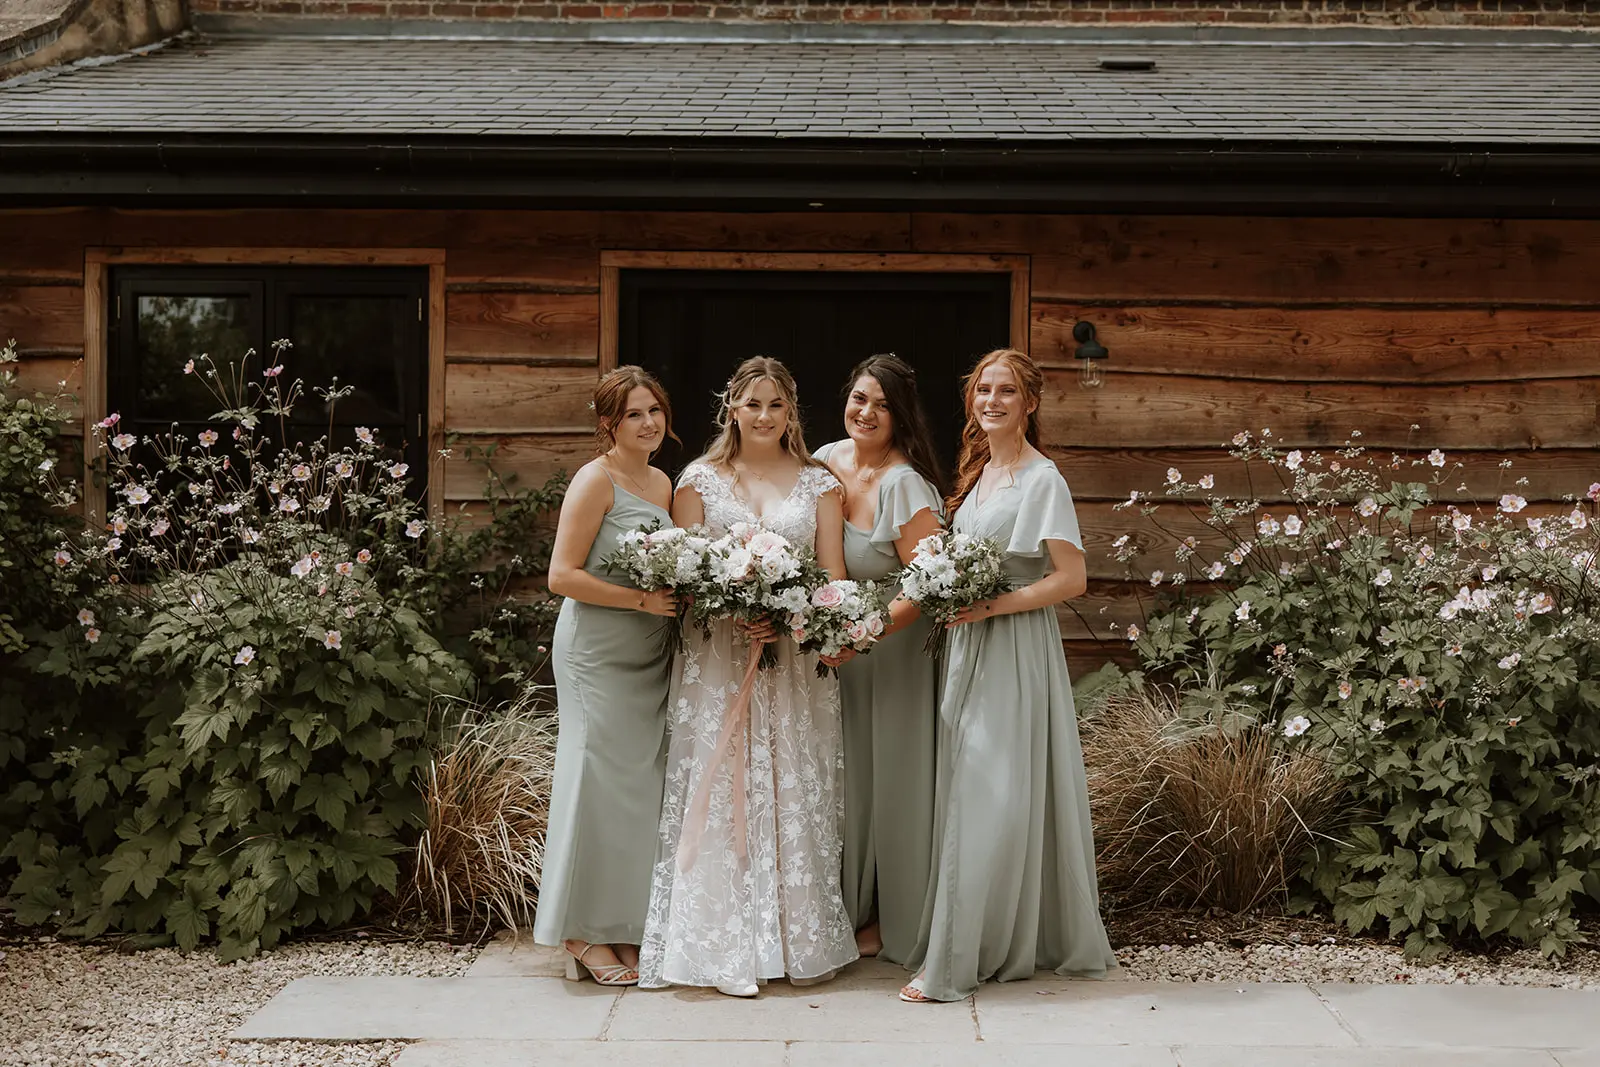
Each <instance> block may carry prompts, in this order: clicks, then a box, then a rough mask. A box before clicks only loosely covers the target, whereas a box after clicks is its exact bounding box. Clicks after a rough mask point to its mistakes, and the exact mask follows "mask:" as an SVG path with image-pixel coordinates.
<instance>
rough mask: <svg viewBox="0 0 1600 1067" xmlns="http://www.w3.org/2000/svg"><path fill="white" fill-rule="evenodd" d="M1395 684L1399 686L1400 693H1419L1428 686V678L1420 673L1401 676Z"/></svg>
mask: <svg viewBox="0 0 1600 1067" xmlns="http://www.w3.org/2000/svg"><path fill="white" fill-rule="evenodd" d="M1395 685H1397V686H1399V688H1400V692H1402V693H1420V692H1422V691H1423V690H1424V689H1426V688H1427V687H1428V680H1427V679H1426V678H1424V677H1422V676H1421V675H1413V676H1412V677H1410V678H1402V679H1400V680H1399V681H1398V682H1396V683H1395Z"/></svg>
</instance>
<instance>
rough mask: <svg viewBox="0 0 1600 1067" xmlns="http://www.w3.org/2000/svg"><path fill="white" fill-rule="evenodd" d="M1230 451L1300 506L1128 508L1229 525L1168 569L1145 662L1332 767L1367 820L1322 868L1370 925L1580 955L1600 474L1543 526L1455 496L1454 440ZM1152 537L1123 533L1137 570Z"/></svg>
mask: <svg viewBox="0 0 1600 1067" xmlns="http://www.w3.org/2000/svg"><path fill="white" fill-rule="evenodd" d="M1234 445H1235V449H1234V451H1233V455H1234V457H1235V458H1236V460H1237V461H1239V462H1241V463H1244V464H1246V465H1247V473H1248V475H1249V477H1250V478H1251V479H1254V480H1253V481H1246V482H1241V484H1254V485H1263V484H1264V485H1271V486H1273V487H1274V488H1275V489H1276V488H1278V487H1281V490H1282V495H1281V499H1282V500H1284V501H1286V502H1284V503H1277V502H1270V503H1264V502H1262V500H1261V499H1260V495H1261V494H1259V493H1257V494H1255V495H1254V496H1252V497H1249V498H1245V499H1231V498H1226V497H1222V496H1220V495H1217V494H1215V493H1213V492H1211V490H1210V487H1211V486H1212V485H1213V484H1214V476H1213V475H1212V474H1211V473H1210V472H1208V473H1207V474H1206V475H1203V476H1201V477H1199V478H1195V479H1191V478H1187V477H1185V475H1184V474H1183V473H1182V472H1180V471H1177V470H1171V471H1169V472H1168V475H1167V481H1168V483H1169V484H1168V486H1167V488H1166V493H1167V495H1168V496H1169V497H1171V498H1179V499H1181V498H1187V499H1190V500H1193V499H1204V500H1205V501H1206V503H1204V504H1182V503H1178V504H1176V505H1175V504H1174V503H1173V502H1171V501H1169V502H1168V503H1161V502H1160V494H1149V495H1146V494H1136V495H1135V496H1134V497H1133V498H1131V499H1130V500H1129V501H1128V502H1126V503H1125V504H1124V505H1121V506H1123V507H1125V508H1128V509H1129V510H1132V511H1137V512H1140V513H1142V514H1143V515H1144V523H1145V524H1146V528H1149V527H1150V526H1154V527H1161V528H1168V527H1170V523H1169V522H1168V520H1169V519H1170V518H1171V515H1172V509H1173V508H1174V506H1177V507H1183V508H1185V509H1186V510H1187V511H1189V512H1190V513H1192V514H1193V515H1195V516H1197V517H1198V518H1199V519H1200V520H1201V521H1203V522H1204V523H1205V524H1206V526H1207V527H1209V529H1210V531H1211V533H1210V534H1209V535H1208V536H1207V537H1206V538H1204V539H1201V538H1195V537H1190V538H1187V539H1185V540H1184V541H1183V542H1181V543H1180V544H1179V546H1178V548H1177V551H1176V553H1175V557H1176V558H1174V559H1172V560H1159V561H1157V562H1160V563H1162V564H1164V566H1165V572H1164V573H1163V572H1161V571H1151V572H1150V573H1149V579H1150V581H1151V584H1153V585H1158V586H1160V587H1162V588H1163V589H1164V590H1165V591H1166V592H1167V594H1168V599H1167V600H1166V601H1165V602H1164V604H1163V606H1162V607H1161V609H1160V610H1157V611H1156V612H1154V613H1153V614H1152V615H1151V616H1150V617H1149V619H1148V622H1147V625H1146V626H1145V627H1143V628H1140V627H1130V628H1129V630H1128V632H1127V637H1128V638H1129V639H1130V640H1131V641H1132V642H1133V644H1134V647H1135V648H1136V649H1137V652H1138V656H1139V658H1140V660H1141V661H1142V663H1143V665H1144V668H1145V670H1146V671H1149V672H1151V673H1152V674H1154V675H1155V676H1157V677H1159V678H1163V679H1167V680H1171V681H1173V682H1175V683H1177V684H1180V685H1184V684H1188V683H1191V682H1198V681H1203V680H1204V679H1206V678H1209V677H1212V676H1215V677H1217V678H1219V679H1220V680H1221V686H1222V691H1223V692H1224V694H1225V695H1226V697H1227V699H1229V700H1233V701H1240V702H1249V703H1252V704H1253V705H1255V706H1256V707H1257V708H1258V709H1259V714H1260V716H1261V717H1262V718H1263V719H1264V720H1265V721H1268V722H1271V723H1274V724H1275V725H1276V727H1277V729H1278V731H1279V736H1280V737H1281V738H1282V742H1283V743H1284V744H1287V745H1295V746H1306V747H1312V748H1314V749H1316V750H1317V751H1318V752H1320V753H1321V754H1322V756H1323V758H1325V759H1326V760H1327V761H1328V762H1329V765H1330V766H1331V767H1333V768H1334V770H1335V772H1336V773H1337V774H1338V775H1339V777H1340V778H1341V780H1342V781H1343V782H1344V783H1345V785H1346V787H1347V788H1348V789H1349V790H1350V793H1351V796H1352V801H1351V803H1352V806H1353V811H1354V812H1355V813H1357V814H1358V815H1359V816H1361V817H1360V818H1359V820H1358V823H1357V825H1356V826H1355V827H1354V828H1353V829H1352V830H1351V831H1350V832H1349V833H1348V834H1347V835H1346V838H1345V840H1344V841H1343V842H1342V843H1341V844H1340V845H1339V846H1338V847H1321V848H1316V849H1313V850H1311V851H1310V852H1309V853H1308V858H1307V860H1306V862H1305V867H1304V870H1303V872H1302V873H1303V877H1304V879H1305V884H1306V885H1307V886H1308V887H1309V889H1310V890H1311V891H1312V892H1313V893H1314V894H1315V895H1316V896H1318V897H1320V898H1322V899H1324V900H1326V901H1327V902H1329V903H1331V905H1332V908H1333V914H1334V916H1335V917H1336V918H1337V919H1338V920H1339V921H1340V922H1342V923H1344V924H1345V925H1346V926H1348V927H1349V928H1350V929H1351V930H1352V931H1363V930H1366V929H1368V928H1370V927H1373V926H1374V925H1376V924H1379V923H1382V924H1384V925H1385V926H1386V928H1387V932H1388V934H1389V935H1391V936H1394V937H1404V938H1405V946H1406V950H1407V951H1408V952H1410V953H1413V954H1428V953H1433V952H1436V951H1437V950H1439V949H1440V948H1441V947H1443V946H1444V945H1445V944H1447V943H1448V942H1450V941H1451V940H1453V939H1457V938H1461V937H1478V938H1489V937H1494V936H1496V935H1505V936H1509V937H1511V938H1514V939H1516V940H1517V941H1520V942H1524V943H1528V944H1535V945H1538V946H1539V947H1540V948H1541V949H1542V950H1543V951H1544V952H1545V953H1547V954H1559V953H1561V952H1562V951H1564V950H1565V948H1566V947H1567V946H1568V945H1570V944H1572V943H1573V942H1574V941H1576V940H1578V939H1579V931H1578V924H1577V920H1576V918H1575V916H1574V909H1575V907H1576V906H1577V905H1578V904H1579V902H1580V901H1581V900H1582V899H1583V898H1584V897H1585V896H1588V897H1591V898H1592V897H1595V896H1597V895H1600V872H1597V870H1596V863H1597V860H1600V791H1597V790H1600V781H1597V776H1600V762H1597V760H1600V715H1597V714H1596V713H1597V711H1600V645H1597V644H1596V641H1597V638H1600V625H1597V620H1600V594H1597V590H1600V581H1597V579H1600V570H1597V564H1596V551H1597V549H1600V544H1597V539H1596V534H1595V530H1594V527H1593V524H1592V520H1593V518H1594V515H1593V509H1594V501H1595V500H1596V499H1597V498H1600V484H1596V485H1594V486H1590V487H1589V488H1588V491H1587V494H1586V496H1582V497H1579V496H1576V495H1575V496H1574V497H1573V498H1571V499H1569V500H1568V502H1567V503H1566V504H1564V505H1561V506H1560V507H1559V508H1555V509H1540V510H1542V511H1544V512H1546V513H1542V514H1538V515H1529V514H1527V513H1526V510H1527V502H1526V501H1525V500H1524V499H1523V497H1522V496H1520V495H1519V494H1518V492H1517V489H1518V488H1520V486H1521V484H1523V483H1522V482H1517V483H1514V484H1508V485H1505V486H1502V488H1504V489H1505V490H1506V492H1504V493H1503V495H1501V496H1500V497H1499V500H1498V503H1497V504H1484V505H1468V504H1444V503H1438V502H1436V501H1437V498H1438V497H1439V496H1441V495H1445V494H1443V493H1442V492H1441V490H1448V489H1451V488H1452V487H1454V486H1455V484H1456V482H1457V481H1458V480H1463V479H1461V472H1462V470H1463V469H1464V468H1463V465H1462V464H1460V463H1452V462H1451V461H1450V460H1449V459H1448V457H1446V456H1445V455H1444V454H1443V453H1442V452H1439V451H1438V450H1434V451H1432V452H1430V453H1428V454H1427V455H1426V456H1416V455H1413V456H1401V455H1394V454H1390V453H1388V452H1384V453H1382V454H1374V453H1371V452H1367V451H1365V450H1363V449H1362V448H1360V447H1358V446H1357V445H1356V444H1355V443H1353V442H1352V443H1351V444H1350V445H1349V446H1348V447H1346V448H1344V449H1341V450H1339V451H1337V452H1333V453H1330V454H1327V455H1324V454H1321V453H1315V452H1313V453H1304V454H1303V453H1302V452H1301V451H1299V450H1294V451H1282V450H1280V449H1278V448H1275V447H1273V445H1272V441H1271V437H1270V432H1269V431H1266V430H1263V431H1262V432H1261V434H1260V435H1259V436H1257V435H1251V434H1240V435H1238V436H1237V437H1236V438H1235V439H1234ZM1505 477H1506V480H1507V481H1508V482H1509V481H1510V479H1511V478H1512V474H1510V473H1507V474H1506V476H1505ZM1465 490H1466V487H1465V486H1464V485H1463V486H1461V487H1460V489H1455V490H1453V492H1454V493H1455V494H1458V495H1460V494H1464V493H1465ZM1140 541H1141V538H1140V536H1139V535H1138V532H1137V531H1133V532H1132V533H1131V535H1130V536H1129V537H1127V538H1123V539H1121V540H1119V541H1118V543H1117V552H1118V553H1119V555H1120V556H1121V558H1123V559H1125V560H1127V561H1128V562H1129V564H1130V566H1132V565H1133V564H1134V562H1135V560H1136V559H1137V558H1138V557H1139V556H1140V555H1141V549H1140ZM1202 578H1204V579H1211V580H1213V581H1217V582H1219V583H1222V584H1219V585H1215V586H1208V587H1197V586H1194V585H1192V583H1193V582H1194V581H1195V580H1198V579H1202Z"/></svg>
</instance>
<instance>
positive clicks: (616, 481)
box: [534, 367, 677, 985]
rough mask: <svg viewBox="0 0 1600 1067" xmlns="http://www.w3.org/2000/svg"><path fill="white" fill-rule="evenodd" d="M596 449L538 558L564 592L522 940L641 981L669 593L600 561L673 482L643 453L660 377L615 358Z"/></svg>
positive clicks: (657, 442)
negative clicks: (548, 782)
mask: <svg viewBox="0 0 1600 1067" xmlns="http://www.w3.org/2000/svg"><path fill="white" fill-rule="evenodd" d="M594 411H595V416H596V418H597V420H598V427H597V430H596V437H597V438H598V440H599V443H600V447H601V448H602V449H603V453H602V455H600V456H599V457H598V458H597V459H593V460H591V461H589V462H588V463H587V464H585V465H584V466H583V467H582V468H580V469H579V470H578V473H577V474H576V475H574V476H573V479H572V483H571V485H569V486H568V488H567V494H566V498H565V499H564V500H563V501H562V504H561V517H560V520H559V522H558V524H557V526H556V539H555V546H554V549H553V551H552V553H551V557H550V590H551V592H553V593H558V594H560V595H561V596H564V597H566V600H565V601H564V602H563V603H562V605H561V614H560V616H559V618H558V619H557V622H556V633H555V640H554V641H553V643H552V659H553V665H554V669H555V676H556V700H557V705H558V714H559V720H560V734H559V736H558V738H557V742H556V768H555V782H554V785H553V788H552V790H551V799H550V825H549V831H548V835H547V838H546V843H545V858H544V871H543V874H542V876H541V878H540V885H539V910H538V915H537V916H536V918H535V921H534V940H536V941H537V942H539V943H540V944H543V945H557V944H559V945H561V946H563V947H564V948H565V949H566V950H567V953H568V955H569V958H568V961H567V977H568V978H574V979H576V978H579V977H581V974H580V968H581V969H582V970H584V971H587V972H588V973H589V974H590V975H591V976H593V978H594V979H595V981H597V982H599V983H600V984H602V985H634V984H636V983H637V982H638V981H639V972H638V963H639V953H638V946H639V944H640V942H641V941H642V940H643V939H644V922H645V912H646V911H647V910H648V906H649V900H650V872H651V868H652V866H653V865H654V863H655V854H656V823H657V820H658V819H659V818H660V816H661V790H662V779H663V776H664V774H665V769H666V747H665V737H666V705H667V685H668V682H669V669H670V667H671V659H672V657H671V654H670V651H669V645H668V641H667V638H668V634H669V627H670V626H671V625H672V621H673V617H674V615H675V614H676V608H677V605H676V604H675V602H674V600H673V596H672V593H671V592H670V591H665V590H663V591H657V592H650V593H646V592H642V591H640V590H639V589H636V588H634V587H633V586H632V585H631V584H630V583H629V582H628V580H627V579H626V578H625V577H624V576H622V575H620V574H617V573H614V572H613V571H611V570H610V569H609V568H607V567H606V566H605V564H604V563H603V562H602V561H603V560H604V559H605V558H606V557H607V556H610V555H611V554H612V553H614V552H616V550H617V540H618V538H620V537H621V536H622V535H623V534H625V533H627V532H628V531H630V530H634V529H637V528H638V527H640V526H643V525H645V524H647V523H650V522H659V523H660V524H661V525H663V526H668V525H671V523H672V517H671V514H670V511H671V506H672V481H671V479H669V478H668V477H667V475H666V474H665V473H663V472H662V471H660V470H657V469H656V468H654V467H652V466H651V465H650V457H651V455H652V454H653V453H654V452H655V451H656V449H658V448H660V447H661V445H662V443H663V442H664V441H666V439H667V438H669V437H670V438H672V439H673V440H677V438H676V437H675V436H674V435H673V433H672V409H671V406H670V405H669V403H668V401H667V394H666V391H665V390H664V389H662V388H661V384H660V383H659V382H657V381H656V379H655V378H653V377H652V376H651V375H650V374H648V373H646V372H645V371H644V370H641V369H640V368H638V367H618V368H617V369H616V370H614V371H612V372H611V373H610V374H607V375H606V376H605V377H603V378H601V379H600V384H599V385H598V386H597V387H596V388H595V392H594Z"/></svg>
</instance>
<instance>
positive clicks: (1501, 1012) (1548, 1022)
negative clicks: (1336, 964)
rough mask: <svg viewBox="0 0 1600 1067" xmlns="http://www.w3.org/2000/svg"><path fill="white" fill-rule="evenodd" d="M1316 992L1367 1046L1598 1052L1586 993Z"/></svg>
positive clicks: (1509, 989)
mask: <svg viewBox="0 0 1600 1067" xmlns="http://www.w3.org/2000/svg"><path fill="white" fill-rule="evenodd" d="M1316 990H1317V993H1318V994H1319V995H1320V996H1321V997H1322V998H1323V999H1324V1000H1326V1001H1327V1003H1328V1005H1329V1006H1330V1007H1331V1008H1332V1009H1333V1010H1334V1011H1336V1012H1338V1013H1339V1016H1340V1018H1342V1019H1343V1020H1344V1022H1345V1023H1346V1024H1347V1025H1348V1026H1350V1027H1351V1028H1352V1029H1353V1030H1354V1031H1355V1032H1356V1033H1358V1034H1360V1035H1361V1038H1362V1041H1363V1042H1365V1043H1367V1044H1370V1045H1376V1046H1380V1047H1420V1048H1430V1047H1431V1048H1448V1047H1464V1048H1568V1049H1580V1048H1597V1047H1600V1011H1596V1008H1600V997H1597V996H1596V994H1595V992H1594V991H1592V990H1581V989H1529V988H1523V987H1518V986H1489V985H1459V986H1447V985H1433V986H1429V985H1418V986H1405V985H1386V986H1370V985H1341V984H1332V983H1330V984H1327V985H1318V986H1316ZM1285 1043H1286V1044H1287V1043H1299V1044H1303V1043H1304V1042H1285Z"/></svg>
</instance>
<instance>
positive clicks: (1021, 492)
mask: <svg viewBox="0 0 1600 1067" xmlns="http://www.w3.org/2000/svg"><path fill="white" fill-rule="evenodd" d="M1043 384H1044V376H1043V375H1042V374H1041V373H1040V371H1039V368H1038V367H1037V366H1035V365H1034V363H1033V362H1032V361H1031V360H1029V359H1028V357H1027V356H1026V355H1024V354H1023V353H1021V352H1017V351H1014V350H1012V349H1000V350H998V351H994V352H990V353H989V354H988V355H986V356H984V357H983V358H982V359H980V360H979V361H978V365H977V366H976V367H975V368H974V369H973V371H972V373H971V374H970V375H968V376H967V379H966V397H965V400H966V409H967V423H966V427H965V428H964V429H963V430H962V434H961V459H960V466H959V469H958V470H957V472H956V488H955V492H954V493H953V494H952V495H951V498H950V501H949V504H950V507H951V509H952V511H953V512H954V515H955V518H954V529H955V530H956V531H957V532H961V533H969V534H973V535H975V536H978V537H988V538H993V539H994V540H996V541H998V542H999V543H1000V544H1001V545H1002V546H1004V551H1005V566H1006V571H1007V573H1008V574H1009V576H1010V577H1011V580H1012V585H1013V588H1012V589H1011V591H1010V592H1008V593H1004V594H1002V595H1001V596H998V597H996V598H995V599H993V600H990V601H986V602H983V603H979V604H974V605H973V606H972V607H970V608H968V609H967V610H966V611H964V612H962V613H961V615H960V616H958V617H957V618H956V619H955V621H954V622H952V623H951V624H950V625H951V628H952V632H951V634H950V642H949V650H948V654H947V659H946V663H945V667H944V692H943V697H942V699H941V701H940V707H939V716H940V721H941V730H942V736H941V745H940V755H939V785H938V792H939V807H938V812H937V820H936V824H935V831H934V841H935V845H934V890H933V899H932V910H931V915H930V916H929V918H928V921H927V925H925V926H924V944H925V945H926V952H925V954H924V958H923V960H922V966H921V971H920V973H919V974H918V975H917V977H916V978H914V979H912V981H911V983H910V984H909V985H907V986H906V987H905V988H904V989H902V990H901V991H900V997H901V999H902V1000H907V1001H911V1002H913V1003H924V1002H929V1001H936V1000H960V999H962V998H964V997H967V996H969V995H971V994H972V993H973V992H974V991H975V990H976V989H977V988H978V985H979V983H981V982H984V981H987V980H988V979H990V978H994V979H998V980H999V981H1002V982H1005V981H1011V980H1014V979H1018V978H1027V977H1029V976H1030V975H1032V974H1033V973H1034V971H1035V970H1036V969H1038V968H1041V967H1043V968H1048V969H1050V970H1054V971H1055V972H1056V973H1058V974H1074V975H1085V976H1095V977H1098V976H1102V975H1104V974H1105V973H1106V971H1107V970H1108V969H1110V968H1113V967H1115V966H1116V965H1117V960H1116V956H1115V955H1113V954H1112V951H1111V944H1110V942H1109V941H1108V940H1107V938H1106V932H1105V927H1104V926H1103V925H1102V924H1101V921H1100V902H1099V891H1098V888H1097V886H1096V884H1095V872H1094V841H1093V836H1092V833H1091V830H1090V826H1089V797H1088V791H1087V789H1086V787H1085V784H1084V772H1083V753H1082V750H1081V749H1080V748H1079V745H1078V723H1077V716H1076V713H1075V712H1074V710H1073V706H1072V686H1071V683H1070V681H1069V680H1068V678H1067V662H1066V656H1065V655H1064V654H1063V652H1062V649H1061V631H1060V628H1059V627H1058V625H1057V623H1056V615H1055V605H1056V604H1058V603H1060V602H1061V601H1063V600H1068V599H1070V598H1072V597H1076V596H1081V595H1082V594H1083V591H1084V587H1085V585H1086V578H1085V571H1084V559H1083V541H1082V538H1081V536H1080V535H1079V533H1078V519H1077V513H1076V512H1075V511H1074V509H1073V506H1072V494H1071V493H1070V492H1069V491H1068V490H1067V483H1066V480H1065V479H1063V478H1062V477H1061V472H1060V471H1058V470H1057V469H1056V465H1055V463H1054V462H1053V461H1051V460H1050V459H1049V458H1048V457H1047V456H1045V455H1044V454H1043V453H1042V452H1041V451H1040V449H1039V399H1040V394H1041V392H1042V387H1043Z"/></svg>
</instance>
